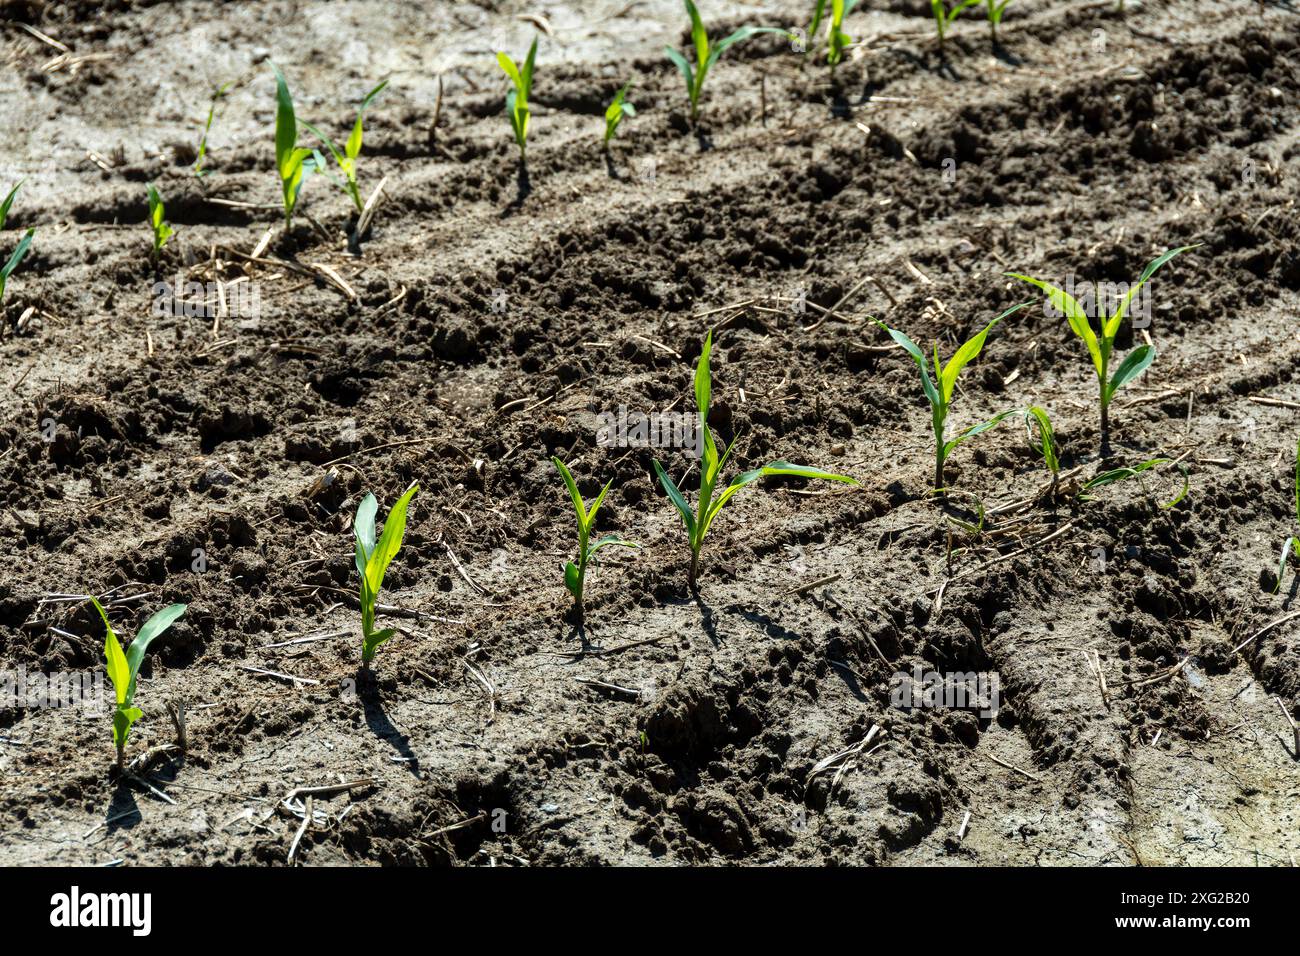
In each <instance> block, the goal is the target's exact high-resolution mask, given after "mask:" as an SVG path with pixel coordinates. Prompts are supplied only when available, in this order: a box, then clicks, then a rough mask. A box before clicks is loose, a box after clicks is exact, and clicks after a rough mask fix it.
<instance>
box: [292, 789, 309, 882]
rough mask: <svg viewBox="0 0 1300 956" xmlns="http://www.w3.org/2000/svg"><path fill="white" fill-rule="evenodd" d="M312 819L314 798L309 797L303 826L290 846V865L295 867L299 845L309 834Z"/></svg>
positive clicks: (299, 828)
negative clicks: (306, 834) (303, 837)
mask: <svg viewBox="0 0 1300 956" xmlns="http://www.w3.org/2000/svg"><path fill="white" fill-rule="evenodd" d="M311 818H312V798H311V797H310V796H308V797H307V809H306V812H305V813H303V815H302V826H300V827H298V832H297V833H296V834H294V837H293V842H292V843H290V844H289V865H290V866H293V861H294V857H296V856H297V855H298V844H299V843H300V842H301V841H302V835H303V834H304V833H306V832H307V828H308V827H309V826H311Z"/></svg>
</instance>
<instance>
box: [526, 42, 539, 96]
mask: <svg viewBox="0 0 1300 956" xmlns="http://www.w3.org/2000/svg"><path fill="white" fill-rule="evenodd" d="M536 63H537V37H533V43H532V46H530V47H529V48H528V59H527V60H525V61H524V70H523V78H524V97H525V98H527V97H529V96H532V95H533V67H534V65H535V64H536Z"/></svg>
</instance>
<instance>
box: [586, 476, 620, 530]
mask: <svg viewBox="0 0 1300 956" xmlns="http://www.w3.org/2000/svg"><path fill="white" fill-rule="evenodd" d="M613 484H614V479H613V478H611V479H610V480H609V481H607V482H605V487H604V488H601V489H600V494H598V495H596V500H595V501H593V502H592V503H591V508H589V509H588V510H587V520H586V521H585V522H584V524H585V525H586V527H587V530H588V531H590V530H591V528H592V527H593V526H594V525H595V524H596V512H597V511H599V510H600V505H601V503H602V502H603V501H604V500H605V495H606V494H608V493H609V489H610V486H611V485H613Z"/></svg>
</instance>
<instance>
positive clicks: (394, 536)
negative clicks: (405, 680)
mask: <svg viewBox="0 0 1300 956" xmlns="http://www.w3.org/2000/svg"><path fill="white" fill-rule="evenodd" d="M419 490H420V486H419V485H418V484H414V485H411V487H410V488H408V489H407V490H406V494H404V495H402V497H401V498H399V499H398V500H397V504H395V505H393V510H392V511H390V512H389V513H388V517H387V519H385V521H384V530H383V532H382V533H381V534H380V536H379V540H378V541H376V540H375V512H376V511H377V510H378V509H379V504H378V502H376V501H375V496H374V495H366V497H365V498H364V499H362V502H361V504H360V505H358V506H357V514H356V519H355V520H354V521H353V527H352V532H353V535H354V536H355V537H356V539H357V573H358V574H359V575H360V576H361V594H360V599H361V665H362V667H364V668H365V669H367V670H369V669H370V662H371V661H372V660H374V658H375V651H376V650H377V649H378V648H379V645H380V644H382V643H384V641H386V640H388V639H389V638H390V637H392V636H393V635H394V634H396V633H397V629H396V628H392V627H386V628H384V629H383V630H380V631H376V630H375V602H376V601H377V600H378V599H379V588H380V585H382V584H383V583H384V572H385V571H387V570H388V565H389V564H390V563H391V562H392V560H393V558H395V557H396V556H397V552H398V551H400V550H401V549H402V535H403V534H404V533H405V532H406V508H407V506H408V505H409V504H410V502H411V498H412V496H414V494H415V493H416V492H417V491H419Z"/></svg>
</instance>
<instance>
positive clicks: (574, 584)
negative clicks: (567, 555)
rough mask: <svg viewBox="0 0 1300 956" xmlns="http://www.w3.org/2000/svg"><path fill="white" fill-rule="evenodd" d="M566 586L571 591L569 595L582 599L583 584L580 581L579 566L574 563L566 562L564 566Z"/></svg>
mask: <svg viewBox="0 0 1300 956" xmlns="http://www.w3.org/2000/svg"><path fill="white" fill-rule="evenodd" d="M564 586H565V587H567V588H568V589H569V593H570V594H572V595H573V596H574V597H575V598H579V599H580V598H581V597H582V584H581V583H580V582H579V580H578V566H577V565H576V564H574V563H573V562H572V561H567V562H565V565H564Z"/></svg>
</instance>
